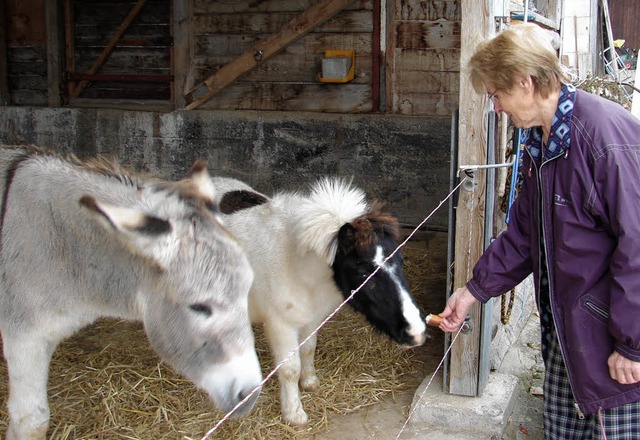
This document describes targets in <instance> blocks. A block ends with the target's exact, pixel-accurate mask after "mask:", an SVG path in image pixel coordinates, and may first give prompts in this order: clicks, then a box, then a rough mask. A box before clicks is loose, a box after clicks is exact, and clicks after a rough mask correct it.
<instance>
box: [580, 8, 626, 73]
mask: <svg viewBox="0 0 640 440" xmlns="http://www.w3.org/2000/svg"><path fill="white" fill-rule="evenodd" d="M600 3H601V4H602V13H603V14H604V25H605V29H606V30H607V44H608V45H609V55H610V56H611V74H612V75H613V79H614V81H619V80H620V73H619V72H618V55H617V54H616V48H615V46H614V45H613V32H612V31H611V18H610V17H609V2H608V1H607V0H600ZM577 51H578V49H577V48H576V52H577ZM605 52H606V49H605V50H604V51H603V53H605ZM605 60H606V56H605ZM605 73H607V72H605Z"/></svg>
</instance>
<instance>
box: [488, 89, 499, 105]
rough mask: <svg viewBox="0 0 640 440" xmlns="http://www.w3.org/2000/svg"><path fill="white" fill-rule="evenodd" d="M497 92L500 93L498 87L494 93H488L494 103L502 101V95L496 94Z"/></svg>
mask: <svg viewBox="0 0 640 440" xmlns="http://www.w3.org/2000/svg"><path fill="white" fill-rule="evenodd" d="M496 93H498V89H495V90H494V92H493V93H487V99H488V100H489V101H491V102H493V103H494V104H495V103H496V102H500V97H499V96H496Z"/></svg>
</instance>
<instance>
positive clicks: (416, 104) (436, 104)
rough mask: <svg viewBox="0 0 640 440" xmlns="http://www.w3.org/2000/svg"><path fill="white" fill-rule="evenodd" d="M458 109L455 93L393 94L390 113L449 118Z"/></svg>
mask: <svg viewBox="0 0 640 440" xmlns="http://www.w3.org/2000/svg"><path fill="white" fill-rule="evenodd" d="M456 108H458V94H457V93H415V92H411V93H402V94H400V93H395V94H394V95H393V102H392V111H393V113H397V114H401V115H408V116H410V115H414V116H417V115H420V116H449V115H451V114H453V112H454V111H455V110H456Z"/></svg>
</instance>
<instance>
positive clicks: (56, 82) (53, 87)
mask: <svg viewBox="0 0 640 440" xmlns="http://www.w3.org/2000/svg"><path fill="white" fill-rule="evenodd" d="M45 15H46V22H47V96H48V98H49V107H61V106H62V102H63V96H62V85H63V84H64V80H63V78H62V73H63V65H64V63H63V62H62V60H63V59H64V56H65V54H64V35H65V34H64V21H63V15H62V10H61V4H60V2H59V1H58V0H55V1H54V0H51V1H48V2H46V6H45Z"/></svg>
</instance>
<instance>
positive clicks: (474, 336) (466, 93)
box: [445, 0, 495, 396]
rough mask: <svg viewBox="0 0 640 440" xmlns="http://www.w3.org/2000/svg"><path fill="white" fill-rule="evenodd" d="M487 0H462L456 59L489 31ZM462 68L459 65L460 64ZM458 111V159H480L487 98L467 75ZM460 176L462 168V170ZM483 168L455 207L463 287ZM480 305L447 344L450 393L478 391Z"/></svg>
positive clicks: (481, 214)
mask: <svg viewBox="0 0 640 440" xmlns="http://www.w3.org/2000/svg"><path fill="white" fill-rule="evenodd" d="M491 3H492V2H488V4H489V6H487V2H479V1H477V0H461V11H462V23H464V25H463V26H462V27H461V36H460V39H461V51H460V58H461V60H467V59H469V58H470V57H471V55H472V54H473V51H474V50H475V48H476V46H477V44H478V43H479V42H480V41H483V40H485V39H486V38H488V37H489V36H490V35H492V34H493V32H494V26H495V24H494V18H493V10H492V9H491ZM461 71H464V69H463V68H462V67H461ZM459 99H460V101H459V102H460V103H459V107H460V114H459V129H458V145H459V148H458V165H479V164H484V163H485V162H486V158H487V151H486V145H487V124H486V121H487V102H486V98H485V97H484V96H483V95H478V94H477V93H476V92H475V91H474V89H473V87H472V85H471V81H469V78H468V75H466V74H461V75H460V98H459ZM461 176H462V177H464V174H462V175H461ZM484 177H485V172H484V171H482V170H477V171H475V172H474V180H473V185H469V186H467V187H466V188H465V187H463V188H462V189H460V193H459V198H458V206H457V208H456V227H455V246H454V256H455V258H454V271H453V286H452V287H453V288H454V289H455V288H457V287H462V286H464V284H465V283H466V282H467V280H468V279H469V278H470V277H471V276H472V269H473V266H474V264H475V263H476V261H477V260H478V258H479V257H480V255H481V254H482V252H483V251H484V238H483V237H484V234H483V232H484V223H485V221H484V218H485V191H486V187H485V179H484ZM483 307H484V306H482V305H480V304H476V305H475V306H474V307H473V308H472V309H471V310H470V314H471V321H472V323H473V331H472V332H470V333H467V334H461V335H460V336H459V337H458V338H457V340H456V342H455V344H453V346H452V347H451V352H450V360H449V367H448V380H449V384H448V387H447V384H445V388H446V389H448V391H449V392H450V393H452V394H459V395H464V396H476V395H478V394H479V368H480V345H481V344H480V341H481V330H482V329H483V322H482V320H483Z"/></svg>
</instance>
